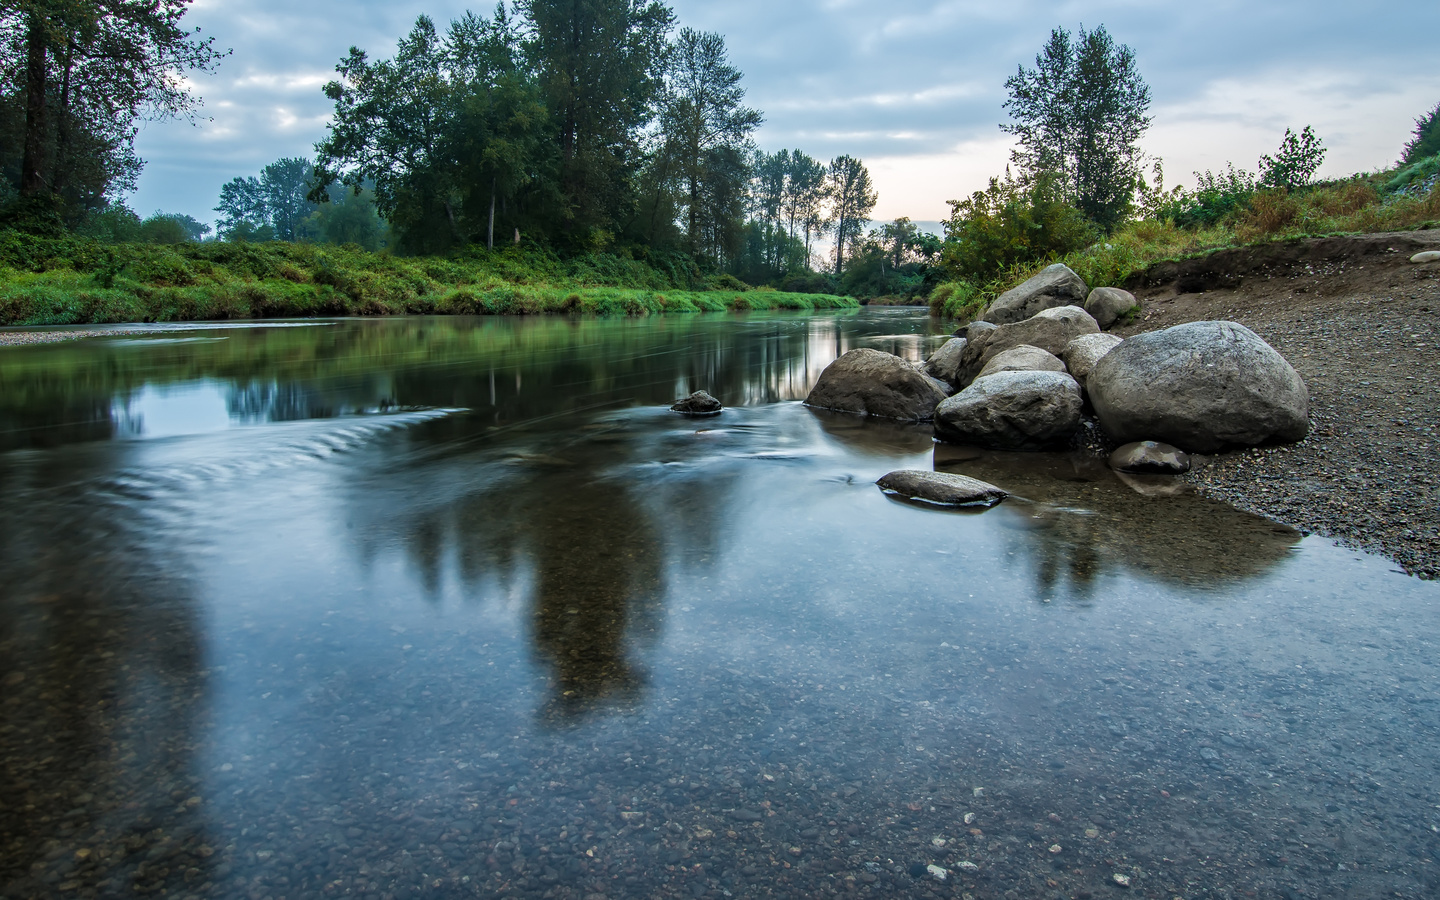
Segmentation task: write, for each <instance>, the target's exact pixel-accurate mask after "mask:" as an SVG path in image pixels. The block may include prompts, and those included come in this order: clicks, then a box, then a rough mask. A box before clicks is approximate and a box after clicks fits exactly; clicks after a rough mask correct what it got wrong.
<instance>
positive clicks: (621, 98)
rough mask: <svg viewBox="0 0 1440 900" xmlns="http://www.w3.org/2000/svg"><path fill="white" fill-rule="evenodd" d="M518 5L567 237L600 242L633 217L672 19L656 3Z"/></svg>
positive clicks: (553, 0) (548, 1) (537, 1)
mask: <svg viewBox="0 0 1440 900" xmlns="http://www.w3.org/2000/svg"><path fill="white" fill-rule="evenodd" d="M518 8H519V9H520V11H521V13H522V14H523V15H524V17H525V18H526V20H527V24H528V31H529V40H528V41H527V43H526V51H527V53H528V55H529V57H530V59H531V64H532V65H533V66H534V67H535V69H536V70H537V71H538V73H539V76H540V84H541V88H542V90H543V92H544V96H545V99H546V105H547V107H548V108H549V110H550V116H551V123H552V128H553V129H554V133H555V139H556V140H557V142H558V144H559V156H560V160H559V191H560V196H561V198H562V200H563V209H562V214H563V216H564V220H565V222H564V225H565V230H566V233H567V234H568V236H569V237H570V239H571V240H572V241H578V242H580V243H581V244H583V245H586V246H592V247H593V246H600V245H603V244H604V243H606V242H607V240H608V238H607V235H610V234H613V233H614V232H615V231H616V230H617V229H618V228H619V227H621V226H622V225H623V224H624V223H625V222H626V221H629V220H631V219H633V218H634V216H635V211H636V206H637V199H636V195H635V193H634V190H633V182H634V178H635V175H636V173H637V171H638V170H639V168H640V164H641V161H642V157H641V153H640V140H639V135H640V129H641V128H642V127H643V126H645V125H646V124H647V123H648V122H649V121H650V118H651V104H652V101H653V100H654V99H655V97H656V96H657V94H658V93H659V91H660V89H661V86H662V84H663V76H664V72H665V63H666V59H665V56H666V47H667V44H666V36H667V35H668V33H669V31H670V28H671V25H672V24H673V22H674V18H675V17H674V14H673V13H671V11H670V9H669V8H668V7H666V6H665V5H664V4H663V3H659V2H653V0H521V2H520V3H519V4H518Z"/></svg>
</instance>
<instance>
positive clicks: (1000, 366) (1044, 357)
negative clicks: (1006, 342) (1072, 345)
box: [976, 344, 1065, 378]
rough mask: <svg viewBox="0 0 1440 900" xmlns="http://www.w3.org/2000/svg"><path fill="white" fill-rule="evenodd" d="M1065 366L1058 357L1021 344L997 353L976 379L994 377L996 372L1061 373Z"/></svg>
mask: <svg viewBox="0 0 1440 900" xmlns="http://www.w3.org/2000/svg"><path fill="white" fill-rule="evenodd" d="M1063 371H1065V364H1064V363H1063V362H1061V361H1060V357H1058V356H1056V355H1055V354H1053V353H1050V352H1049V351H1046V350H1041V349H1040V348H1039V347H1032V346H1030V345H1029V344H1021V345H1020V346H1018V347H1011V348H1010V349H1009V350H1006V351H1005V352H1004V353H997V354H995V355H994V356H992V357H991V358H990V361H989V362H988V363H986V364H985V368H983V369H981V370H980V374H979V375H978V376H976V377H977V378H984V377H985V376H986V375H994V374H995V373H996V372H1063Z"/></svg>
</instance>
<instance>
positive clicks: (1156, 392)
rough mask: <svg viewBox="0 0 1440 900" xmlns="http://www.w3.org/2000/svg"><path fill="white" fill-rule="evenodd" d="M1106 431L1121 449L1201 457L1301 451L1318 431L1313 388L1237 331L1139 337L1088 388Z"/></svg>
mask: <svg viewBox="0 0 1440 900" xmlns="http://www.w3.org/2000/svg"><path fill="white" fill-rule="evenodd" d="M1086 388H1087V390H1088V392H1089V395H1090V402H1091V403H1092V404H1094V406H1095V414H1096V416H1097V417H1098V418H1099V419H1100V426H1101V427H1102V428H1104V429H1105V433H1106V434H1108V435H1110V437H1111V438H1112V439H1114V440H1115V441H1118V442H1120V443H1129V442H1131V441H1145V440H1155V441H1164V442H1165V443H1168V444H1174V445H1175V446H1176V447H1179V448H1180V449H1182V450H1187V451H1189V452H1191V453H1213V452H1215V451H1216V450H1220V449H1222V448H1224V447H1227V446H1246V447H1248V446H1255V445H1258V444H1264V443H1269V442H1272V441H1298V440H1300V439H1301V438H1303V437H1305V435H1306V434H1307V433H1308V432H1309V430H1310V400H1309V394H1308V393H1307V392H1306V390H1305V382H1304V381H1302V380H1301V378H1300V375H1299V374H1298V373H1297V372H1296V371H1295V370H1294V369H1293V368H1291V366H1290V364H1289V363H1288V362H1286V361H1285V358H1284V357H1282V356H1281V355H1280V354H1279V353H1277V352H1275V350H1274V348H1272V347H1271V346H1270V345H1269V344H1267V343H1265V341H1263V340H1261V338H1260V336H1259V335H1257V334H1256V333H1255V332H1253V331H1251V330H1250V329H1248V328H1246V327H1245V326H1244V325H1240V324H1238V323H1236V322H1190V323H1187V324H1185V325H1176V326H1175V327H1173V328H1166V329H1165V330H1163V331H1152V332H1149V333H1147V334H1140V335H1136V336H1135V337H1132V338H1130V339H1128V340H1126V341H1124V342H1123V343H1121V344H1120V345H1119V346H1118V347H1116V348H1115V349H1113V350H1111V351H1110V352H1109V353H1107V354H1105V356H1104V357H1103V358H1102V359H1101V360H1100V361H1099V362H1098V363H1096V365H1095V369H1094V370H1093V371H1092V372H1091V373H1090V377H1089V379H1088V380H1087V382H1086Z"/></svg>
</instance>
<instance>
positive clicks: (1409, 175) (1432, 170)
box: [1385, 136, 1440, 194]
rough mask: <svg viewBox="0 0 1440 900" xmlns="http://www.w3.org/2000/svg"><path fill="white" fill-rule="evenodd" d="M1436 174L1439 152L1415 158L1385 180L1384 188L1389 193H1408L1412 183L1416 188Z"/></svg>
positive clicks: (1439, 138) (1439, 164) (1439, 165)
mask: <svg viewBox="0 0 1440 900" xmlns="http://www.w3.org/2000/svg"><path fill="white" fill-rule="evenodd" d="M1437 140H1440V136H1437ZM1436 175H1440V152H1437V153H1436V154H1435V155H1434V156H1429V157H1426V158H1424V159H1419V160H1416V161H1415V162H1413V163H1411V164H1410V165H1408V166H1406V167H1405V168H1403V169H1401V170H1400V171H1399V172H1396V173H1395V177H1393V178H1391V179H1390V180H1389V181H1387V182H1385V190H1386V192H1387V193H1391V194H1398V193H1401V192H1407V193H1408V192H1411V186H1412V185H1413V186H1415V187H1417V188H1418V187H1421V186H1422V185H1424V184H1425V183H1426V182H1428V181H1430V179H1432V178H1434V177H1435V176H1436Z"/></svg>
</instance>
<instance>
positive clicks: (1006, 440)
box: [935, 372, 1082, 450]
mask: <svg viewBox="0 0 1440 900" xmlns="http://www.w3.org/2000/svg"><path fill="white" fill-rule="evenodd" d="M1081 405H1082V404H1081V399H1080V385H1078V384H1076V383H1075V379H1073V378H1071V377H1070V376H1069V375H1066V374H1064V373H1063V372H998V373H996V374H994V375H986V376H985V377H984V378H977V379H976V380H975V383H974V384H972V385H970V386H969V387H967V388H966V389H965V390H963V391H961V392H960V393H958V394H956V395H955V396H954V397H951V398H950V399H949V400H946V401H945V402H944V403H942V404H940V406H939V407H937V408H936V410H935V436H936V437H938V438H940V439H941V440H946V441H952V442H954V443H958V444H973V445H975V446H977V447H985V448H988V449H991V450H1045V449H1048V448H1051V447H1055V446H1057V445H1060V444H1063V443H1065V442H1066V441H1067V440H1069V438H1070V437H1071V436H1072V435H1073V434H1074V433H1075V430H1076V429H1077V428H1079V427H1080V410H1081Z"/></svg>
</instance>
